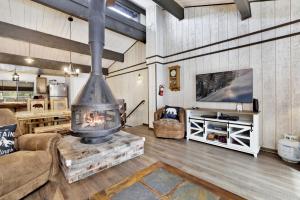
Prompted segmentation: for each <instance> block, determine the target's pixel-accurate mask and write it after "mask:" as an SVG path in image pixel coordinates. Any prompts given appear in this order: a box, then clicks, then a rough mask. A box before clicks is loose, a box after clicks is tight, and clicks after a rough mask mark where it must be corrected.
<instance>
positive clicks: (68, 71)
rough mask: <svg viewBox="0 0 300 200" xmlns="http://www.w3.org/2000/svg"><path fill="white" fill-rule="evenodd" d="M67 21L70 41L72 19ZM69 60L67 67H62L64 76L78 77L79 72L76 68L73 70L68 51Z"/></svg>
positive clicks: (69, 18)
mask: <svg viewBox="0 0 300 200" xmlns="http://www.w3.org/2000/svg"><path fill="white" fill-rule="evenodd" d="M68 20H69V22H70V40H72V21H73V17H71V16H70V17H68ZM70 49H71V48H70ZM69 56H70V57H69V58H70V63H69V66H67V67H64V72H65V76H68V77H70V76H76V77H77V76H78V75H79V74H80V70H79V69H78V68H77V69H75V68H74V66H73V63H72V52H71V51H70V54H69Z"/></svg>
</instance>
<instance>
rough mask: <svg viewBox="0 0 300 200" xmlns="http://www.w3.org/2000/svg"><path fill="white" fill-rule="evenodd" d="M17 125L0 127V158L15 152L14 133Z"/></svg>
mask: <svg viewBox="0 0 300 200" xmlns="http://www.w3.org/2000/svg"><path fill="white" fill-rule="evenodd" d="M16 128H17V125H16V124H12V125H7V126H2V127H0V156H3V155H6V154H9V153H12V152H14V151H15V148H14V147H15V141H14V140H15V131H16Z"/></svg>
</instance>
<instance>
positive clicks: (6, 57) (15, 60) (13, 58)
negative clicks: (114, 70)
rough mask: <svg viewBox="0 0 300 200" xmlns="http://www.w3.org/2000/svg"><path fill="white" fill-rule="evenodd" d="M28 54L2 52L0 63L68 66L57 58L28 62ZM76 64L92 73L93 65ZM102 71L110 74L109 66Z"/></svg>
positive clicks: (52, 66) (44, 66) (37, 66)
mask: <svg viewBox="0 0 300 200" xmlns="http://www.w3.org/2000/svg"><path fill="white" fill-rule="evenodd" d="M25 58H27V57H26V56H20V55H14V54H9V53H0V63H3V64H10V65H19V66H28V67H36V68H39V69H51V70H58V71H63V68H64V67H65V66H68V65H69V63H67V62H60V61H55V60H47V59H42V58H33V59H34V62H33V63H32V64H28V63H27V62H26V61H25ZM73 64H74V67H75V68H79V69H80V72H81V73H90V71H91V67H90V66H88V65H80V64H75V63H73ZM102 72H103V74H104V75H107V74H108V69H107V68H102Z"/></svg>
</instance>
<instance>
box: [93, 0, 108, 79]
mask: <svg viewBox="0 0 300 200" xmlns="http://www.w3.org/2000/svg"><path fill="white" fill-rule="evenodd" d="M104 32H105V0H89V45H90V51H91V55H92V70H91V73H92V74H95V75H102V55H103V48H104Z"/></svg>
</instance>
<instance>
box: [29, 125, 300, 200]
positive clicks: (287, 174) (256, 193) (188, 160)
mask: <svg viewBox="0 0 300 200" xmlns="http://www.w3.org/2000/svg"><path fill="white" fill-rule="evenodd" d="M126 131H128V132H130V133H133V134H136V135H140V136H144V137H146V143H145V155H143V156H141V157H139V158H136V159H133V160H130V161H127V162H125V163H123V164H121V165H119V166H116V167H113V168H110V169H108V170H105V171H103V172H100V173H98V174H96V175H93V176H91V177H89V178H87V179H85V180H82V181H79V182H76V183H73V184H68V183H67V182H66V181H65V179H64V177H63V174H59V176H58V177H57V179H56V180H54V181H51V182H49V183H47V184H46V185H44V186H43V187H41V188H40V189H38V190H37V191H35V192H33V193H32V194H30V195H29V196H27V197H26V198H24V199H25V200H33V199H34V200H36V199H37V200H39V199H42V200H52V199H55V200H60V199H70V200H77V199H79V200H81V199H88V198H89V197H90V196H91V195H93V194H94V193H96V192H98V191H101V190H103V189H105V188H107V187H109V186H111V185H113V184H115V183H117V182H119V181H121V180H122V179H124V178H126V177H128V176H131V175H133V174H134V173H135V172H137V171H139V170H141V169H143V168H145V167H148V166H149V165H151V164H153V163H154V162H156V161H159V160H160V161H163V162H166V163H168V164H170V165H173V166H175V167H177V168H180V169H182V170H184V171H186V172H188V173H190V174H192V175H194V176H197V177H199V178H202V179H204V180H207V181H209V182H211V183H213V184H215V185H218V186H220V187H222V188H224V189H226V190H229V191H231V192H233V193H235V194H238V195H240V196H242V197H245V198H247V199H270V200H277V199H278V200H293V199H300V167H299V165H286V164H285V163H284V162H283V161H281V160H280V159H279V158H278V157H277V156H272V155H270V154H268V153H261V154H260V155H259V156H258V158H256V159H255V158H254V157H253V156H251V155H248V154H243V153H239V152H235V151H231V150H226V149H223V148H219V147H214V146H211V145H207V144H202V143H199V142H194V141H189V142H186V141H185V140H181V141H178V140H168V139H157V138H155V137H154V136H153V131H151V130H149V129H148V128H147V127H145V126H138V127H132V128H128V129H126Z"/></svg>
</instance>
